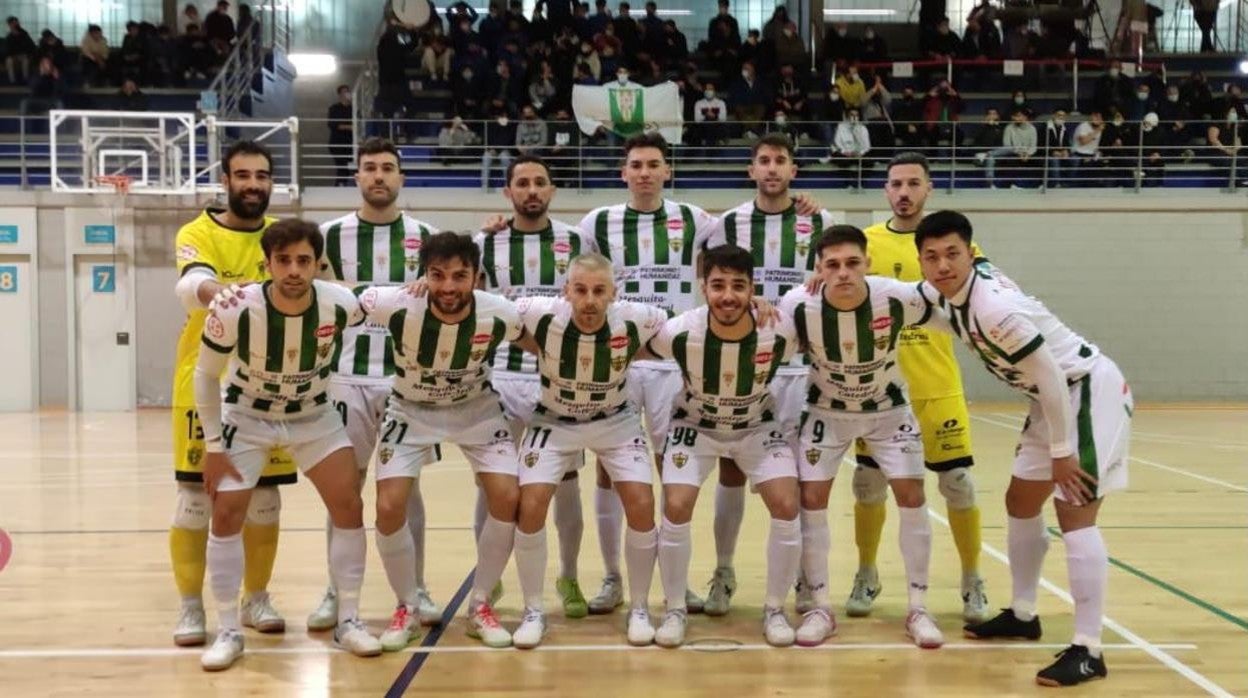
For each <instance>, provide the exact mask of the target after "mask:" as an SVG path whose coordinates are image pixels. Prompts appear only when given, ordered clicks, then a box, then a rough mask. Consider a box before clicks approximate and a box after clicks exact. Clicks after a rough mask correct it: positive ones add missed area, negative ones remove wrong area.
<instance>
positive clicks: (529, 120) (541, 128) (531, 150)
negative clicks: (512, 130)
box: [516, 104, 548, 156]
mask: <svg viewBox="0 0 1248 698" xmlns="http://www.w3.org/2000/svg"><path fill="white" fill-rule="evenodd" d="M547 137H548V134H547V132H546V122H545V121H542V119H541V118H540V117H538V115H537V110H536V109H534V108H533V105H532V104H526V105H524V107H523V108H521V109H520V123H518V124H516V152H517V153H519V154H520V155H537V156H541V155H543V154H544V153H545V152H546V141H547Z"/></svg>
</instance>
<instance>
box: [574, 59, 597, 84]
mask: <svg viewBox="0 0 1248 698" xmlns="http://www.w3.org/2000/svg"><path fill="white" fill-rule="evenodd" d="M572 84H573V85H597V84H598V79H597V78H595V77H594V74H593V73H591V72H590V70H589V64H588V63H577V64H576V77H575V78H573V80H572Z"/></svg>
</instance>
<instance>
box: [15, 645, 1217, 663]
mask: <svg viewBox="0 0 1248 698" xmlns="http://www.w3.org/2000/svg"><path fill="white" fill-rule="evenodd" d="M1068 646H1069V645H1062V644H1056V643H1041V642H954V643H949V644H946V645H944V646H943V647H941V648H940V649H941V650H942V651H943V650H954V651H978V650H984V651H996V652H1001V651H1022V652H1034V651H1036V650H1060V649H1066V648H1067V647H1068ZM1152 646H1153V647H1156V648H1159V649H1166V650H1171V651H1190V650H1196V649H1199V645H1196V644H1192V643H1169V644H1157V645H1152ZM1102 647H1103V648H1104V649H1107V650H1115V651H1146V650H1145V649H1144V648H1143V647H1140V646H1138V645H1133V644H1129V643H1110V644H1106V645H1103V646H1102ZM738 650H740V651H745V652H762V651H767V650H775V651H797V652H853V651H871V652H911V651H913V652H918V651H920V650H919V648H917V647H915V646H914V643H910V642H863V643H843V644H842V643H838V642H836V641H835V640H832V641H829V642H827V643H824V644H822V645H819V646H818V647H797V646H796V645H795V646H793V647H784V648H782V647H772V646H771V645H768V644H766V643H758V644H737V643H735V642H725V643H722V644H718V645H717V644H714V643H705V642H704V643H699V644H696V645H689V644H686V645H683V646H681V647H678V648H676V649H675V651H678V652H728V651H738ZM671 651H673V650H670V649H665V648H663V647H659V646H657V645H650V646H648V647H636V646H634V645H627V644H619V645H549V644H547V645H539V646H538V647H535V648H533V649H531V650H518V649H516V648H514V647H505V648H502V649H494V648H492V647H485V646H483V645H463V646H456V647H436V646H423V645H422V646H417V647H407V648H404V649H402V650H400V651H399V652H396V653H395V654H415V655H430V654H486V653H490V654H493V653H497V652H517V653H521V652H523V653H526V654H527V653H529V652H671ZM201 652H203V650H202V649H199V648H194V647H136V648H115V649H110V648H82V649H24V650H0V660H4V659H93V658H102V659H103V658H109V659H111V658H142V657H192V656H199V654H200V653H201ZM249 654H255V655H313V654H315V655H331V654H342V655H344V656H345V655H346V654H347V653H346V652H345V651H344V650H340V649H336V648H334V647H330V646H328V645H325V646H321V645H317V646H309V647H258V648H255V649H252V648H248V649H247V650H246V654H245V655H244V657H245V656H246V655H249ZM412 659H413V660H414V659H416V658H415V657H413V658H412ZM409 661H412V660H409Z"/></svg>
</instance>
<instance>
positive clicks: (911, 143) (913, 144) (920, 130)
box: [893, 86, 932, 152]
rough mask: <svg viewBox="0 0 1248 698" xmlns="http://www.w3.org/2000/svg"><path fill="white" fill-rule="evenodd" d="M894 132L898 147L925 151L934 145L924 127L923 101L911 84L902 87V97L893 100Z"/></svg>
mask: <svg viewBox="0 0 1248 698" xmlns="http://www.w3.org/2000/svg"><path fill="white" fill-rule="evenodd" d="M893 133H894V135H895V136H896V141H897V147H898V148H905V149H907V150H917V151H919V152H923V150H924V149H926V148H929V147H931V145H932V144H931V141H930V140H929V139H928V131H927V129H926V128H924V127H923V102H922V100H920V99H919V98H918V97H917V96H915V94H914V89H913V88H911V87H909V86H907V87H905V88H904V89H902V91H901V99H898V100H894V101H893Z"/></svg>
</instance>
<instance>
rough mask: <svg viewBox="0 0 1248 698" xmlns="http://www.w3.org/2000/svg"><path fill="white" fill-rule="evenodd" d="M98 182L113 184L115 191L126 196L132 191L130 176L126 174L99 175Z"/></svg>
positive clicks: (96, 180)
mask: <svg viewBox="0 0 1248 698" xmlns="http://www.w3.org/2000/svg"><path fill="white" fill-rule="evenodd" d="M95 182H96V184H102V185H104V186H111V187H112V188H113V191H114V192H116V193H118V194H121V195H122V196H125V195H126V194H129V193H130V176H129V175H124V174H117V175H98V176H97V177H96V178H95Z"/></svg>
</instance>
